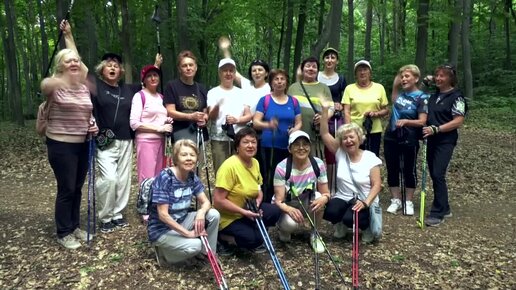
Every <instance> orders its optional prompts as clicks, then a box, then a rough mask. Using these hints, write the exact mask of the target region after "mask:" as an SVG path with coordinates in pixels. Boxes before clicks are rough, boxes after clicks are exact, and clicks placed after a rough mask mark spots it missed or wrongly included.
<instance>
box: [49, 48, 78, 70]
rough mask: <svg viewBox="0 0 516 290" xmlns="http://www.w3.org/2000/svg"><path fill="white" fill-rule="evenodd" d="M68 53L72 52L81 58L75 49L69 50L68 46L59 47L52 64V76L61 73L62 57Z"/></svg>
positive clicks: (62, 66)
mask: <svg viewBox="0 0 516 290" xmlns="http://www.w3.org/2000/svg"><path fill="white" fill-rule="evenodd" d="M69 54H73V55H74V56H77V58H78V59H79V61H80V60H81V57H80V56H79V55H78V54H77V53H76V52H75V51H73V50H71V49H69V48H65V49H61V50H60V51H59V52H58V53H57V54H56V57H55V59H54V66H53V69H52V70H53V74H52V76H56V75H57V74H62V73H63V68H64V57H65V56H67V55H69Z"/></svg>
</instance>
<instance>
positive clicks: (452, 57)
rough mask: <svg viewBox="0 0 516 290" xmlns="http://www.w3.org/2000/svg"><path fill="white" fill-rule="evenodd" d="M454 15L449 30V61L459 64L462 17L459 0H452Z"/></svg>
mask: <svg viewBox="0 0 516 290" xmlns="http://www.w3.org/2000/svg"><path fill="white" fill-rule="evenodd" d="M451 5H452V6H453V7H452V8H453V17H452V20H451V21H450V29H449V31H448V62H449V63H450V64H453V65H454V66H456V65H457V63H458V62H459V41H460V17H461V13H462V8H461V5H460V1H459V0H452V4H451Z"/></svg>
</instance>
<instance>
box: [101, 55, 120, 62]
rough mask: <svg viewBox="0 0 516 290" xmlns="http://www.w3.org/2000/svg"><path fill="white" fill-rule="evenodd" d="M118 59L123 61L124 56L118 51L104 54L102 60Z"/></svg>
mask: <svg viewBox="0 0 516 290" xmlns="http://www.w3.org/2000/svg"><path fill="white" fill-rule="evenodd" d="M110 59H112V60H116V61H117V62H118V63H122V57H121V56H120V55H118V54H116V53H113V52H108V53H106V54H104V55H103V56H102V60H110Z"/></svg>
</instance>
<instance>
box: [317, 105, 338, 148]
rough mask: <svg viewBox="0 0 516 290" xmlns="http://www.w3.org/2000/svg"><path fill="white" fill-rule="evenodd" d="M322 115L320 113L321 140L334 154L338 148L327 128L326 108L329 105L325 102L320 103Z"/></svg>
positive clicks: (327, 108)
mask: <svg viewBox="0 0 516 290" xmlns="http://www.w3.org/2000/svg"><path fill="white" fill-rule="evenodd" d="M322 105H323V107H322V112H321V113H322V115H321V123H320V124H321V128H320V130H321V132H320V133H321V138H322V140H323V143H324V146H326V148H328V150H330V152H331V153H333V154H335V153H336V152H337V150H338V149H339V143H338V141H337V140H336V139H335V138H334V137H333V136H332V135H331V134H330V130H329V128H328V118H329V117H328V114H329V113H328V110H329V107H328V105H326V104H322Z"/></svg>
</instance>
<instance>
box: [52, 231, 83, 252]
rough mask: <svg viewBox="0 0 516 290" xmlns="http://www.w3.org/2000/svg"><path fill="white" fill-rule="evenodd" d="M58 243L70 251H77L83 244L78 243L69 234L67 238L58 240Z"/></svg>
mask: <svg viewBox="0 0 516 290" xmlns="http://www.w3.org/2000/svg"><path fill="white" fill-rule="evenodd" d="M57 242H58V243H59V244H61V246H63V247H65V248H67V249H70V250H75V249H77V248H79V247H80V246H81V243H79V241H77V239H76V238H75V237H74V235H73V234H69V235H68V236H66V237H63V238H60V239H57Z"/></svg>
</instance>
